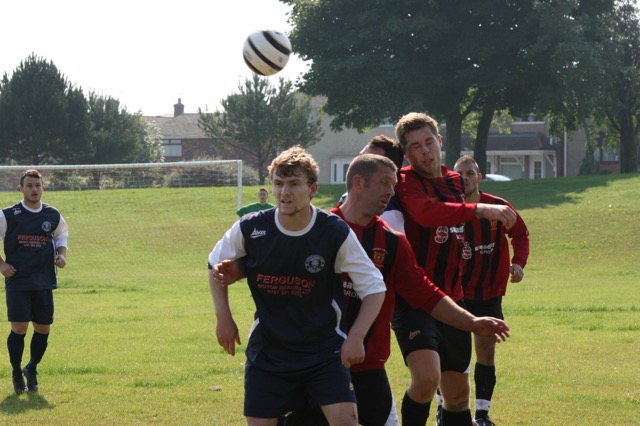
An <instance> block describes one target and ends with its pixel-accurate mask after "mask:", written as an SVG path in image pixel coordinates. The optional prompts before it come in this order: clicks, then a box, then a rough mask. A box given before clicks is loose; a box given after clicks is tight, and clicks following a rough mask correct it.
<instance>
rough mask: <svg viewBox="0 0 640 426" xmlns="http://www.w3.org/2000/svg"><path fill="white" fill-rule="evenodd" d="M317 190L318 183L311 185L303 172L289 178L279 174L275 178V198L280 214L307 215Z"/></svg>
mask: <svg viewBox="0 0 640 426" xmlns="http://www.w3.org/2000/svg"><path fill="white" fill-rule="evenodd" d="M317 190H318V183H317V182H316V183H313V184H311V185H309V184H308V183H307V176H306V175H305V174H304V173H303V172H301V171H300V172H298V173H296V174H295V175H293V176H288V177H285V176H279V175H278V174H277V173H275V174H274V176H273V198H274V199H275V201H276V206H277V207H278V209H279V213H280V214H281V215H284V216H295V215H297V214H300V213H301V212H304V213H305V214H306V212H307V211H308V209H309V204H311V199H312V198H313V197H314V196H315V194H316V191H317Z"/></svg>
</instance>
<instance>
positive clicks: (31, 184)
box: [19, 176, 44, 207]
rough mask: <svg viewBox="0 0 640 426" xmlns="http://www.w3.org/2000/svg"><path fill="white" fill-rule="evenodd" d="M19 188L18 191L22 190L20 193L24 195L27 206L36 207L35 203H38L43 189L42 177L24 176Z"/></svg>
mask: <svg viewBox="0 0 640 426" xmlns="http://www.w3.org/2000/svg"><path fill="white" fill-rule="evenodd" d="M19 188H20V192H22V195H23V196H24V201H25V203H26V204H27V205H28V206H29V207H37V205H38V204H40V198H42V191H44V185H43V184H42V179H40V178H34V177H31V176H26V177H25V178H24V180H23V181H22V185H20V186H19Z"/></svg>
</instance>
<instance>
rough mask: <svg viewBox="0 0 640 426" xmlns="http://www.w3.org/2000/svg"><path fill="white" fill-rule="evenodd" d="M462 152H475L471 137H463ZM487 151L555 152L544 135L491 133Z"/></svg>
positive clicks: (532, 133) (533, 133)
mask: <svg viewBox="0 0 640 426" xmlns="http://www.w3.org/2000/svg"><path fill="white" fill-rule="evenodd" d="M461 142H462V151H473V146H472V144H471V137H470V136H469V135H468V134H464V135H462V140H461ZM487 151H555V148H554V147H553V146H552V145H551V144H550V143H549V138H547V137H546V136H545V135H544V133H540V132H522V133H520V132H518V133H497V132H491V133H489V138H488V139H487Z"/></svg>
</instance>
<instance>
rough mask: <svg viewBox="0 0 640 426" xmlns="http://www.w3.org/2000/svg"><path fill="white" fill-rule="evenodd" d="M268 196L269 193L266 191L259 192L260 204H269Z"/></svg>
mask: <svg viewBox="0 0 640 426" xmlns="http://www.w3.org/2000/svg"><path fill="white" fill-rule="evenodd" d="M267 198H269V194H268V193H267V192H265V191H260V192H258V201H259V202H260V204H262V205H264V204H267Z"/></svg>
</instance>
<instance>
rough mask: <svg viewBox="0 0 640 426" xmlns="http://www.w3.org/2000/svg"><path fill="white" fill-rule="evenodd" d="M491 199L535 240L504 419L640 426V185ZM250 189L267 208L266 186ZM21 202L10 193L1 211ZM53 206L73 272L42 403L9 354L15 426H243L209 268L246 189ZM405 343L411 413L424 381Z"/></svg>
mask: <svg viewBox="0 0 640 426" xmlns="http://www.w3.org/2000/svg"><path fill="white" fill-rule="evenodd" d="M483 188H484V189H485V190H486V191H487V192H490V193H494V194H496V195H499V196H503V197H505V198H507V199H508V200H510V201H511V202H512V203H513V204H514V205H515V206H516V208H518V210H519V212H520V214H521V215H522V216H523V218H524V219H525V221H526V222H527V225H528V227H529V230H530V233H531V256H530V258H529V264H528V266H527V267H526V269H525V278H524V280H523V282H522V283H519V284H516V285H511V286H510V287H509V291H508V294H507V297H506V298H505V301H504V306H505V314H506V319H507V321H508V323H509V324H510V326H511V328H512V337H511V338H510V339H509V340H508V341H507V342H505V343H501V344H500V346H499V348H498V353H497V364H498V367H497V369H498V386H497V388H496V392H495V394H494V398H493V405H492V407H493V408H492V417H493V419H494V421H495V422H496V423H497V424H500V425H534V424H535V425H539V424H544V425H573V424H581V425H601V424H606V425H639V424H640V291H639V290H638V284H639V281H640V239H639V237H640V197H639V195H640V177H639V176H630V177H624V176H616V175H609V176H598V177H585V178H565V179H545V180H536V181H513V182H508V183H487V184H484V185H483ZM244 190H245V198H244V199H245V201H246V202H249V201H251V202H253V200H254V198H255V193H256V190H257V187H247V188H245V189H244ZM343 191H344V188H343V187H342V186H329V185H323V186H321V188H320V196H319V197H318V198H317V199H316V200H315V204H316V205H318V206H320V207H330V206H332V205H333V204H334V203H335V201H336V200H337V198H338V196H339V195H340V194H341V193H342V192H343ZM19 195H20V194H19V193H18V192H11V193H0V205H1V206H3V207H4V206H8V205H11V204H13V203H15V202H16V201H17V200H18V199H19ZM44 201H45V202H47V203H50V204H52V205H55V206H57V207H58V208H59V209H60V210H61V211H62V213H63V215H64V216H65V218H66V219H67V221H68V222H69V225H70V230H71V236H70V240H69V245H70V251H69V255H68V266H67V268H65V269H64V270H61V271H60V273H59V281H60V282H59V286H60V288H59V289H58V290H56V292H55V297H56V321H55V324H54V326H53V332H52V335H51V338H50V340H49V349H48V351H47V354H46V355H45V358H44V360H43V362H42V364H41V366H40V368H39V371H40V376H39V379H40V384H41V390H40V392H39V393H37V394H28V395H22V396H17V395H15V394H14V393H13V389H12V386H11V380H10V367H9V363H8V357H7V355H6V349H5V350H3V351H2V353H3V354H4V356H3V357H2V358H1V359H2V364H1V365H0V424H9V423H11V424H33V423H37V424H51V425H53V424H55V425H80V424H82V425H84V424H93V425H112V424H119V425H146V424H162V425H164V424H167V425H233V426H235V425H243V424H244V419H243V416H242V398H243V360H244V357H243V355H242V350H243V349H244V345H242V346H241V347H240V353H239V354H238V355H236V356H235V357H231V356H228V355H226V354H224V353H223V352H222V350H221V349H220V348H219V347H218V345H217V342H216V339H215V335H214V316H213V308H212V303H211V298H210V295H209V290H208V285H207V279H206V269H205V265H206V263H205V262H206V258H207V255H208V253H209V251H210V250H211V248H212V246H213V244H214V243H215V242H216V241H217V240H218V239H219V238H220V237H221V236H222V234H223V233H224V231H225V230H226V229H228V228H229V227H230V226H231V224H232V223H233V222H234V221H235V220H236V217H235V214H234V212H235V208H236V205H235V188H214V189H211V188H209V189H202V188H198V189H146V190H111V191H83V192H45V194H44ZM230 293H231V296H230V297H231V303H232V307H233V309H234V315H235V318H236V321H237V322H238V324H239V327H240V329H241V336H242V338H243V341H242V342H243V344H244V343H245V340H246V334H247V332H248V329H249V325H250V321H251V318H252V314H253V309H254V307H253V303H252V301H251V298H250V295H249V292H248V290H247V288H246V286H245V285H243V284H236V285H234V286H232V287H231V288H230ZM0 305H1V307H0V311H1V312H0V315H1V316H4V317H6V313H5V307H4V303H2V304H0ZM5 332H6V333H7V334H8V332H9V325H8V324H6V326H5ZM30 335H31V330H30V331H29V338H30ZM392 343H393V344H392V347H393V353H392V356H391V359H390V360H389V362H388V364H387V366H388V373H389V376H390V378H391V380H392V386H393V389H394V393H395V397H396V400H397V401H399V400H400V399H401V398H402V395H403V393H404V389H405V387H406V385H407V383H408V372H407V370H406V368H405V367H404V364H403V363H402V359H401V357H400V356H399V354H398V352H397V348H396V344H395V341H394V342H392ZM27 347H28V344H27ZM27 353H28V349H27ZM25 362H26V360H25ZM430 424H433V420H431V421H430Z"/></svg>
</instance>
